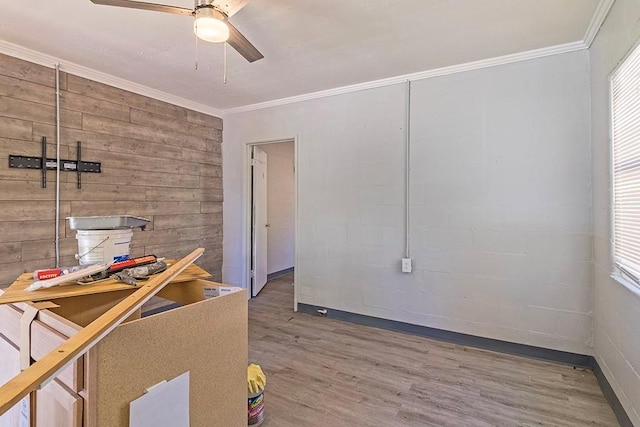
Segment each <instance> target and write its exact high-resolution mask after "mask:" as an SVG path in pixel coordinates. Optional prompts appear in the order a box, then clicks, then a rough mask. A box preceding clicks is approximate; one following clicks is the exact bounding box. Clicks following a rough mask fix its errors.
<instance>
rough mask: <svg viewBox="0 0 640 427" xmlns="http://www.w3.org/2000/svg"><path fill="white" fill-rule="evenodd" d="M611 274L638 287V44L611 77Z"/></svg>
mask: <svg viewBox="0 0 640 427" xmlns="http://www.w3.org/2000/svg"><path fill="white" fill-rule="evenodd" d="M611 141H612V179H613V201H612V206H613V208H612V222H613V230H612V231H613V262H614V275H615V276H618V277H620V276H622V277H624V278H625V279H627V280H630V281H632V282H633V283H635V284H636V285H637V286H640V46H637V47H636V48H634V50H633V51H632V52H631V53H630V54H629V56H628V57H627V58H626V59H625V60H624V61H623V62H622V64H621V65H620V66H619V67H618V69H617V70H616V71H615V72H614V73H613V75H612V76H611Z"/></svg>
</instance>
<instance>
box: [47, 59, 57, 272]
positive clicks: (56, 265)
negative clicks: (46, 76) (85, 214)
mask: <svg viewBox="0 0 640 427" xmlns="http://www.w3.org/2000/svg"><path fill="white" fill-rule="evenodd" d="M45 161H46V160H45ZM56 267H60V64H56Z"/></svg>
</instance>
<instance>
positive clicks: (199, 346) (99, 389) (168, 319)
mask: <svg viewBox="0 0 640 427" xmlns="http://www.w3.org/2000/svg"><path fill="white" fill-rule="evenodd" d="M184 285H186V286H187V287H188V286H190V285H189V284H184ZM200 289H201V288H200ZM93 350H95V351H94V352H92V353H91V364H95V366H98V367H99V369H98V372H97V373H96V375H97V378H96V379H95V380H96V381H95V382H94V383H93V384H92V385H93V386H95V390H94V391H95V393H96V395H97V396H99V399H97V401H95V402H94V401H93V399H91V402H92V404H94V405H96V406H95V407H93V408H92V410H91V416H92V418H91V419H89V425H99V426H102V425H104V426H116V425H127V423H128V420H129V403H130V402H131V401H133V400H135V399H137V398H138V397H140V396H141V395H142V394H144V392H145V390H146V389H147V388H148V387H150V386H153V385H154V384H157V383H159V382H161V381H163V380H167V379H170V378H174V377H176V376H178V375H180V374H182V373H183V372H186V371H189V372H190V377H191V381H190V383H191V384H190V396H191V397H190V416H191V426H193V427H236V426H237V427H241V426H242V427H244V426H246V425H247V294H246V291H245V290H243V291H241V292H236V293H233V294H228V295H225V296H222V297H218V298H213V299H209V300H206V301H201V302H197V303H194V304H189V305H186V306H183V307H180V308H176V309H173V310H169V311H166V312H164V313H161V314H157V315H153V316H149V317H145V318H142V319H139V320H135V321H132V322H129V323H126V324H122V325H120V326H118V327H117V328H116V329H115V330H114V331H112V332H111V333H110V334H109V335H108V336H106V337H105V338H104V339H103V340H102V341H101V342H100V343H99V344H98V345H97V346H96V347H94V349H93ZM94 356H95V358H94ZM132 378H135V381H132V380H131V379H132ZM114 390H117V393H115V392H114Z"/></svg>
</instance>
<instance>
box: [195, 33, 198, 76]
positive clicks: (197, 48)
mask: <svg viewBox="0 0 640 427" xmlns="http://www.w3.org/2000/svg"><path fill="white" fill-rule="evenodd" d="M196 25H198V24H197V23H196ZM195 39H196V71H198V37H195Z"/></svg>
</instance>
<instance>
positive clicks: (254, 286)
mask: <svg viewBox="0 0 640 427" xmlns="http://www.w3.org/2000/svg"><path fill="white" fill-rule="evenodd" d="M247 163H248V168H247V170H248V180H247V181H248V184H249V185H248V190H249V191H248V200H247V207H248V211H247V221H246V222H247V246H248V250H247V255H248V257H247V258H248V259H247V260H246V264H247V270H248V271H247V279H248V280H247V284H248V286H247V287H248V290H249V294H250V296H251V297H252V298H253V297H256V296H258V295H259V294H260V291H262V289H263V288H264V286H265V284H266V283H267V282H268V280H272V279H275V278H277V277H280V276H283V275H286V274H291V273H294V285H293V286H294V308H295V306H296V298H295V262H296V250H295V243H296V229H297V221H296V218H297V209H296V206H297V203H296V191H297V190H296V189H297V179H296V141H295V139H287V140H278V141H270V142H264V143H255V144H248V145H247Z"/></svg>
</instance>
